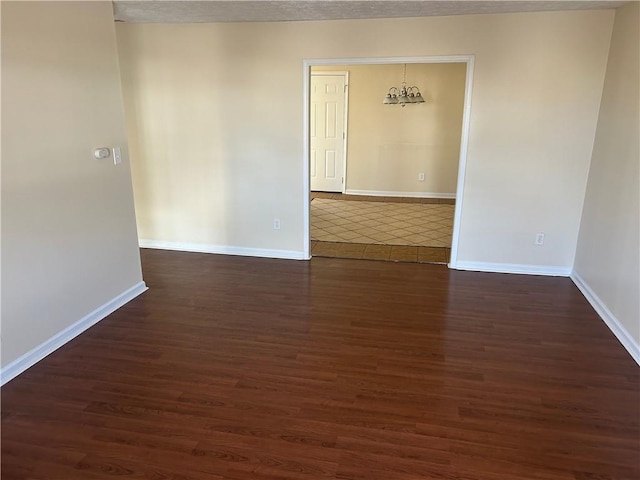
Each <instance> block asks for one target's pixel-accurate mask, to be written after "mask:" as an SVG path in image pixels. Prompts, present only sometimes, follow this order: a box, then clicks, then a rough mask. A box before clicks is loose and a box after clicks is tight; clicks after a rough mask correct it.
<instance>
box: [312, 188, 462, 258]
mask: <svg viewBox="0 0 640 480" xmlns="http://www.w3.org/2000/svg"><path fill="white" fill-rule="evenodd" d="M311 198H312V202H311V206H312V211H311V225H312V227H311V238H312V242H311V254H312V255H313V256H325V257H338V258H360V259H369V260H391V261H404V262H424V263H447V262H448V261H449V257H450V253H451V249H450V245H451V232H452V230H453V208H454V206H453V205H454V202H455V200H450V199H428V198H400V197H363V196H356V195H341V194H332V193H322V192H313V193H312V194H311ZM326 200H334V202H326ZM340 200H341V201H340ZM314 204H315V205H314ZM323 204H324V205H323ZM376 204H377V205H376ZM407 204H410V205H407ZM319 206H320V207H321V208H317V207H319ZM314 214H315V215H314Z"/></svg>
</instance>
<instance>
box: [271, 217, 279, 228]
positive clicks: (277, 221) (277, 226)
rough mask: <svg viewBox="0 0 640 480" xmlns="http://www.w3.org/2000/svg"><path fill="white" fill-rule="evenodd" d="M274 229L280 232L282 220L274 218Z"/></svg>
mask: <svg viewBox="0 0 640 480" xmlns="http://www.w3.org/2000/svg"><path fill="white" fill-rule="evenodd" d="M273 229H274V230H280V219H279V218H274V219H273Z"/></svg>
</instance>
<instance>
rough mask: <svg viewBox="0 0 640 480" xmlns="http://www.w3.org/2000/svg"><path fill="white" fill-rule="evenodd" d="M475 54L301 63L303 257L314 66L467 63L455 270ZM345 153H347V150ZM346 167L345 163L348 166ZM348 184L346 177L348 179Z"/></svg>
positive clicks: (306, 250) (307, 249)
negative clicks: (310, 106)
mask: <svg viewBox="0 0 640 480" xmlns="http://www.w3.org/2000/svg"><path fill="white" fill-rule="evenodd" d="M474 61H475V55H444V56H427V57H382V58H376V57H367V58H319V59H304V60H303V61H302V78H303V82H304V84H303V101H302V127H303V139H304V140H303V142H302V148H303V149H304V152H303V155H302V158H303V167H302V185H303V188H302V194H303V205H304V210H303V222H302V223H303V228H304V235H303V238H304V258H307V259H310V258H311V239H310V237H311V232H310V219H309V217H310V204H311V202H310V199H309V193H310V186H309V185H310V178H309V144H310V142H309V102H310V98H311V95H310V93H311V92H310V84H311V67H316V66H335V65H370V64H396V63H466V64H467V78H466V82H465V89H464V108H463V113H462V136H461V138H460V159H459V161H458V184H457V188H456V208H455V214H454V217H453V237H452V239H451V259H450V260H449V268H456V266H457V262H458V244H459V243H460V220H461V217H462V202H463V197H464V180H465V173H466V168H467V149H468V145H469V123H470V116H471V93H472V88H473V64H474ZM345 152H346V150H345ZM345 164H346V163H345ZM345 185H346V177H345Z"/></svg>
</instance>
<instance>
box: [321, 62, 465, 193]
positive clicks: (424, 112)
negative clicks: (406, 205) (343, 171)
mask: <svg viewBox="0 0 640 480" xmlns="http://www.w3.org/2000/svg"><path fill="white" fill-rule="evenodd" d="M335 70H341V71H348V72H349V109H348V143H347V193H353V192H356V193H357V192H366V193H372V192H381V193H389V192H391V193H403V194H405V195H408V196H429V194H435V195H436V196H447V197H455V193H456V187H457V180H458V163H459V160H460V137H461V134H462V110H463V107H464V89H465V80H466V64H464V63H428V64H424V63H423V64H409V65H407V82H408V83H407V85H408V86H412V85H417V86H418V87H419V88H420V91H421V93H422V95H423V97H424V98H425V103H422V104H413V105H407V106H405V107H401V106H399V105H384V104H383V103H382V100H383V98H384V97H385V95H386V93H387V91H388V90H389V88H390V87H392V86H396V87H399V86H400V85H401V83H402V78H403V65H401V64H395V65H348V66H345V65H342V66H329V67H312V68H311V71H312V72H313V71H335ZM419 173H424V174H425V179H424V181H419V180H418V174H419Z"/></svg>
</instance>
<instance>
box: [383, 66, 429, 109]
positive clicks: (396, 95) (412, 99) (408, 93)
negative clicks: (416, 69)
mask: <svg viewBox="0 0 640 480" xmlns="http://www.w3.org/2000/svg"><path fill="white" fill-rule="evenodd" d="M382 103H384V104H385V105H400V106H401V107H404V106H405V105H406V104H407V103H424V98H423V97H422V94H421V93H420V89H419V88H418V87H416V86H413V87H407V64H406V63H405V64H404V76H403V80H402V85H401V86H400V87H391V88H390V89H389V92H388V93H387V96H386V97H385V98H384V100H383V101H382Z"/></svg>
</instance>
